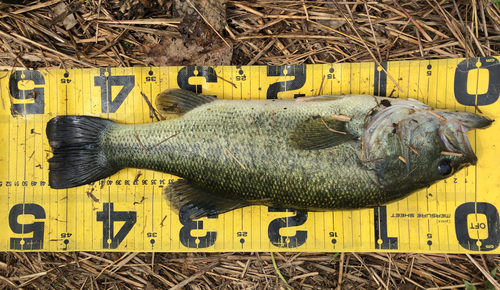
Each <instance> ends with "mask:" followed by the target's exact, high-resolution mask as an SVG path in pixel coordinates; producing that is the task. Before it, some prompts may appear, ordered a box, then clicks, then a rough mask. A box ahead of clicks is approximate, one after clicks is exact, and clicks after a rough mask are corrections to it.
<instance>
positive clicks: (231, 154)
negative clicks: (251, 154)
mask: <svg viewBox="0 0 500 290" xmlns="http://www.w3.org/2000/svg"><path fill="white" fill-rule="evenodd" d="M224 149H226V151H227V153H229V155H230V156H231V157H233V159H234V160H236V162H238V164H239V165H240V166H241V167H242V168H243V169H245V170H246V168H245V166H243V164H241V162H240V161H239V160H238V159H236V157H234V155H233V153H231V151H229V149H227V148H226V147H225V146H224Z"/></svg>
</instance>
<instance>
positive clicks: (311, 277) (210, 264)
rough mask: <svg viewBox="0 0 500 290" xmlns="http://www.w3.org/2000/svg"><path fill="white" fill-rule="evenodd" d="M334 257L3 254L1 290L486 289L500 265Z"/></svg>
mask: <svg viewBox="0 0 500 290" xmlns="http://www.w3.org/2000/svg"><path fill="white" fill-rule="evenodd" d="M332 256H333V253H275V257H274V258H275V260H276V266H274V265H273V262H272V257H271V255H270V254H269V253H260V254H258V253H220V254H219V253H210V254H204V253H196V254H192V253H88V252H75V253H43V252H40V253H16V252H11V253H2V254H0V280H2V282H1V283H0V285H1V286H0V289H4V288H14V287H17V288H26V289H68V288H69V289H137V288H142V289H170V288H172V289H285V288H287V287H290V288H292V289H335V288H337V287H339V285H340V288H341V289H370V288H374V289H460V288H464V287H465V284H464V280H466V281H468V282H470V283H471V284H472V285H476V286H477V288H478V289H484V288H485V281H486V278H485V274H486V272H485V271H486V270H484V269H486V268H487V269H492V268H494V267H498V263H499V262H500V259H499V257H498V256H497V255H476V256H471V257H466V256H464V255H446V254H429V255H423V254H388V253H343V254H342V255H340V256H339V257H336V258H335V259H333V260H332ZM276 268H277V269H278V270H279V272H280V273H281V275H282V276H283V279H284V280H285V281H286V282H287V284H288V286H287V285H286V284H285V283H284V281H283V280H282V279H280V278H279V277H278V275H277V274H276V273H277V271H276ZM481 272H483V273H481ZM493 282H494V283H497V282H495V281H493ZM183 287H185V288H183Z"/></svg>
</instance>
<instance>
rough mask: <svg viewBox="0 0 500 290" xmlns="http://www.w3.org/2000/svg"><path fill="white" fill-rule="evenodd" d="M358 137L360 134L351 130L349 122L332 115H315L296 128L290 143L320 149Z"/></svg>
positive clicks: (292, 145) (294, 145)
mask: <svg viewBox="0 0 500 290" xmlns="http://www.w3.org/2000/svg"><path fill="white" fill-rule="evenodd" d="M356 137H358V135H357V134H356V133H354V132H352V131H350V130H349V122H346V121H341V120H338V119H336V118H332V117H330V116H324V117H322V116H313V117H311V118H308V119H307V120H305V121H303V122H301V123H299V124H298V125H297V126H296V127H295V128H294V130H293V131H292V133H291V135H290V138H289V140H288V143H289V144H290V146H291V147H293V148H296V149H302V150H320V149H327V148H330V147H333V146H336V145H340V144H342V143H344V142H347V141H349V140H352V139H354V138H356Z"/></svg>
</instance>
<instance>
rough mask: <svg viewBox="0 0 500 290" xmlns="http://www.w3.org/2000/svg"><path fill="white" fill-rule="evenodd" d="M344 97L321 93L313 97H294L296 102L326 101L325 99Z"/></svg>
mask: <svg viewBox="0 0 500 290" xmlns="http://www.w3.org/2000/svg"><path fill="white" fill-rule="evenodd" d="M343 98H345V96H343V95H321V96H315V97H300V98H296V99H295V101H296V102H327V101H335V100H340V99H343Z"/></svg>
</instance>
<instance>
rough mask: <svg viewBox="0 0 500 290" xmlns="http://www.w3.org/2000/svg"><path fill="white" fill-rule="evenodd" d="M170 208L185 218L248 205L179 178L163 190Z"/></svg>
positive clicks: (222, 211) (209, 214) (191, 218)
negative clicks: (217, 194)
mask: <svg viewBox="0 0 500 290" xmlns="http://www.w3.org/2000/svg"><path fill="white" fill-rule="evenodd" d="M163 194H164V196H165V198H166V199H167V200H168V201H169V202H170V206H171V207H172V209H173V210H174V211H175V212H176V213H177V214H179V216H180V217H181V218H183V219H185V220H193V219H199V218H202V217H208V216H213V215H217V214H222V213H225V212H228V211H231V210H234V209H238V208H242V207H246V206H249V205H250V203H248V202H246V201H242V200H231V199H226V198H222V197H219V196H216V195H214V194H212V193H210V192H208V191H206V190H205V189H203V188H201V187H199V186H197V185H196V184H194V183H193V182H191V181H189V180H186V179H179V180H177V181H175V182H174V183H173V184H171V185H170V186H168V187H166V188H165V189H164V191H163Z"/></svg>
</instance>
